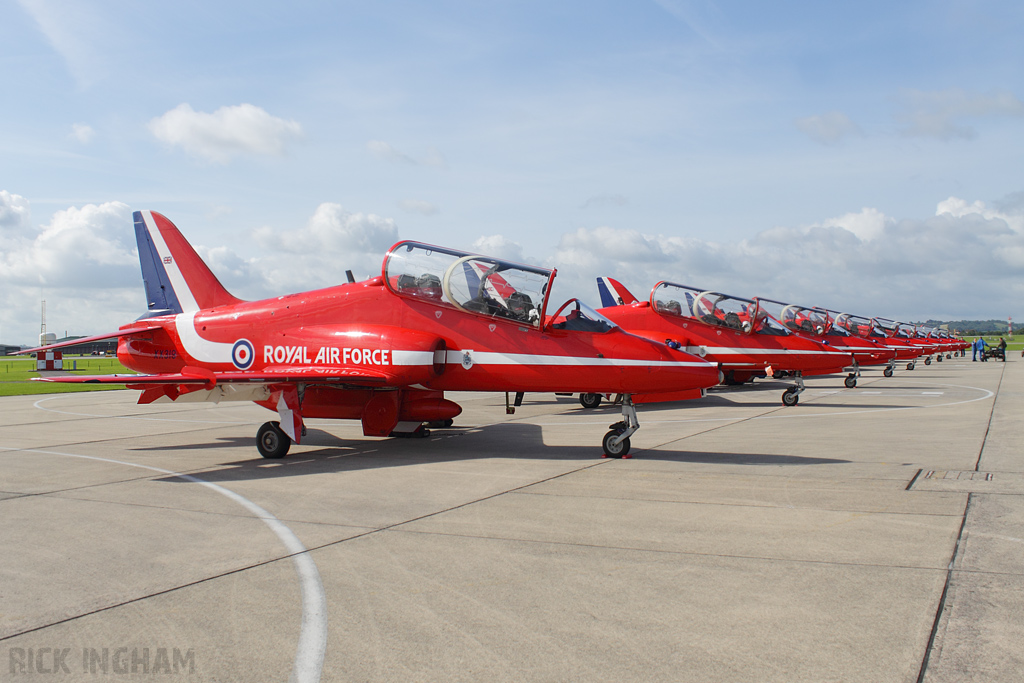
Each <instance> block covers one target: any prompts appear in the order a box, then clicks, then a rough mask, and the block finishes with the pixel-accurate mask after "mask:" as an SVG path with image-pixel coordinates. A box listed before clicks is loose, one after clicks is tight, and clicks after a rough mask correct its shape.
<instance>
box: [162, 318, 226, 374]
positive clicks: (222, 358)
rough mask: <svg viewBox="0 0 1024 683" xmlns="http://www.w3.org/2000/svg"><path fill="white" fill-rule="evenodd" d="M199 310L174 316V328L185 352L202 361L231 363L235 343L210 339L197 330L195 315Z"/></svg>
mask: <svg viewBox="0 0 1024 683" xmlns="http://www.w3.org/2000/svg"><path fill="white" fill-rule="evenodd" d="M196 313H198V311H190V312H188V313H179V314H178V315H176V316H174V329H176V330H177V331H178V339H180V340H181V346H182V348H183V349H184V350H185V353H187V354H188V355H190V356H192V358H194V359H196V360H197V361H200V362H202V363H231V349H232V348H233V347H234V344H225V343H221V342H214V341H209V340H208V339H203V338H202V337H200V336H199V332H197V331H196V324H195V317H196Z"/></svg>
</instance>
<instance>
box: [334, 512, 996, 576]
mask: <svg viewBox="0 0 1024 683" xmlns="http://www.w3.org/2000/svg"><path fill="white" fill-rule="evenodd" d="M406 523H407V522H406ZM381 531H392V532H398V533H407V534H419V535H424V536H448V537H451V538H469V539H475V540H480V541H499V542H502V543H528V544H535V545H557V546H565V547H572V548H590V549H594V550H616V551H623V552H638V553H655V554H659V555H689V556H693V557H720V558H724V559H730V560H755V561H759V562H784V563H792V564H814V565H825V566H831V567H865V568H873V569H905V570H908V571H928V572H942V571H945V569H944V568H943V567H922V566H915V565H905V564H879V563H877V562H845V561H839V560H812V559H806V558H799V557H767V556H762V555H736V554H732V553H704V552H698V551H693V550H675V549H670V548H637V547H632V546H619V545H599V544H597V543H570V542H568V541H556V540H550V539H536V538H511V537H508V538H507V537H504V536H480V535H478V534H457V533H452V532H450V531H425V530H420V529H395V528H394V527H389V528H386V529H381ZM329 545H334V544H329ZM316 550H319V548H316ZM1011 576H1015V575H1011Z"/></svg>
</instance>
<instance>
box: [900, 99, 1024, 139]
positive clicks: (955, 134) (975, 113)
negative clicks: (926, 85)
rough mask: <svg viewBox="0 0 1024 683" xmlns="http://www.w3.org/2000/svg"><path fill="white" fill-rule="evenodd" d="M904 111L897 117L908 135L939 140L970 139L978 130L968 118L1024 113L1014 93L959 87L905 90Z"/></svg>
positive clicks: (1023, 107) (901, 100)
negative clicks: (979, 91) (969, 123)
mask: <svg viewBox="0 0 1024 683" xmlns="http://www.w3.org/2000/svg"><path fill="white" fill-rule="evenodd" d="M899 101H900V105H901V106H902V108H903V111H901V112H899V114H898V115H897V118H898V119H899V120H900V121H902V122H903V123H904V128H903V130H902V131H901V132H902V134H903V135H906V136H908V137H933V138H938V139H939V140H951V139H953V138H964V139H971V138H974V137H976V136H977V131H975V129H974V128H972V127H971V126H969V125H967V124H966V123H965V121H966V120H971V119H980V118H987V117H996V116H1012V117H1021V116H1024V102H1021V101H1020V100H1019V99H1017V98H1016V97H1015V96H1014V95H1013V94H1012V93H1010V92H1008V91H1005V90H999V91H996V92H993V93H992V94H989V95H982V94H979V93H971V92H967V91H965V90H961V89H959V88H951V89H949V90H939V91H930V92H928V91H921V90H906V91H904V92H903V93H902V95H901V97H900V100H899Z"/></svg>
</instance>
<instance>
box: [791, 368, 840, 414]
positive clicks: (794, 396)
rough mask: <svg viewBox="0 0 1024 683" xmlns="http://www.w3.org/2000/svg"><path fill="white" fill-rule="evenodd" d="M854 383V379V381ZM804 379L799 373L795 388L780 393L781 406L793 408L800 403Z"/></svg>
mask: <svg viewBox="0 0 1024 683" xmlns="http://www.w3.org/2000/svg"><path fill="white" fill-rule="evenodd" d="M854 382H856V379H855V380H854ZM806 388H807V387H805V386H804V378H803V376H802V375H801V374H800V373H797V375H796V386H795V387H790V388H788V389H786V390H785V391H783V392H782V405H784V406H790V407H792V406H795V405H796V404H797V403H799V402H800V394H802V393H804V389H806Z"/></svg>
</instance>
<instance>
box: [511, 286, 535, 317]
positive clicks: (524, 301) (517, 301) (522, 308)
mask: <svg viewBox="0 0 1024 683" xmlns="http://www.w3.org/2000/svg"><path fill="white" fill-rule="evenodd" d="M508 309H509V310H510V311H512V312H513V313H516V314H517V315H522V316H526V315H529V313H530V311H532V310H533V309H534V306H533V300H532V299H531V298H530V296H529V295H528V294H523V293H522V292H512V294H510V295H509V297H508Z"/></svg>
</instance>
